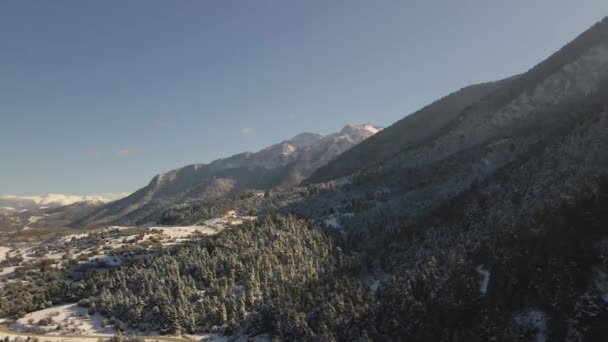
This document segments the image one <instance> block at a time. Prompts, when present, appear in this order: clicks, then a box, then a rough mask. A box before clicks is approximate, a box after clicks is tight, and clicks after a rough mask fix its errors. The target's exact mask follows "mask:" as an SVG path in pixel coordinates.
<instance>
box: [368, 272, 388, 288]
mask: <svg viewBox="0 0 608 342" xmlns="http://www.w3.org/2000/svg"><path fill="white" fill-rule="evenodd" d="M392 277H393V276H392V275H391V274H389V273H384V272H382V271H380V272H375V274H373V275H369V276H367V277H366V278H365V285H367V287H368V288H369V290H370V291H372V292H373V293H376V291H378V288H379V287H380V285H381V284H382V283H384V282H386V281H389V280H391V278H392Z"/></svg>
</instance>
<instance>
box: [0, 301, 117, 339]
mask: <svg viewBox="0 0 608 342" xmlns="http://www.w3.org/2000/svg"><path fill="white" fill-rule="evenodd" d="M103 320H104V317H103V316H101V315H99V314H94V315H89V314H88V313H87V309H86V308H82V307H79V306H78V305H76V304H66V305H61V306H54V307H51V308H47V309H43V310H39V311H35V312H32V313H29V314H27V315H25V316H23V317H21V318H19V319H18V320H17V321H16V322H14V323H12V324H11V325H10V326H9V327H10V328H11V329H12V330H15V331H26V332H27V331H33V329H36V330H39V331H40V332H44V334H50V335H113V334H114V329H111V328H109V327H106V328H104V327H102V324H101V323H102V321H103Z"/></svg>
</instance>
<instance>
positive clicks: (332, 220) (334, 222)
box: [323, 216, 340, 228]
mask: <svg viewBox="0 0 608 342" xmlns="http://www.w3.org/2000/svg"><path fill="white" fill-rule="evenodd" d="M323 223H325V225H326V226H328V227H332V228H340V222H338V218H336V217H335V216H330V217H329V218H327V219H325V221H323Z"/></svg>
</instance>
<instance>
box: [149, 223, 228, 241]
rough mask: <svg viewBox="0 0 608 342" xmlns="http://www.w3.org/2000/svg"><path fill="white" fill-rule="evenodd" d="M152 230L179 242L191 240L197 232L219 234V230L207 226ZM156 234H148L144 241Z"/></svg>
mask: <svg viewBox="0 0 608 342" xmlns="http://www.w3.org/2000/svg"><path fill="white" fill-rule="evenodd" d="M150 229H151V230H160V231H161V232H162V234H163V235H166V236H168V237H169V238H175V239H177V240H183V239H186V238H189V237H191V236H192V234H194V233H195V232H199V233H201V234H203V235H213V234H217V233H218V231H217V229H214V228H209V227H206V226H183V227H150ZM154 235H155V234H153V233H152V234H146V235H145V237H144V239H149V238H150V237H151V236H154Z"/></svg>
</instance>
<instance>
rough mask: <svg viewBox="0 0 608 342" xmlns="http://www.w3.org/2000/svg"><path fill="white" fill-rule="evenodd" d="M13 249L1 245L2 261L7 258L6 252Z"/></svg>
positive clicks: (0, 259)
mask: <svg viewBox="0 0 608 342" xmlns="http://www.w3.org/2000/svg"><path fill="white" fill-rule="evenodd" d="M10 250H11V249H10V248H9V247H5V246H0V261H3V260H6V253H8V252H9V251H10Z"/></svg>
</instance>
